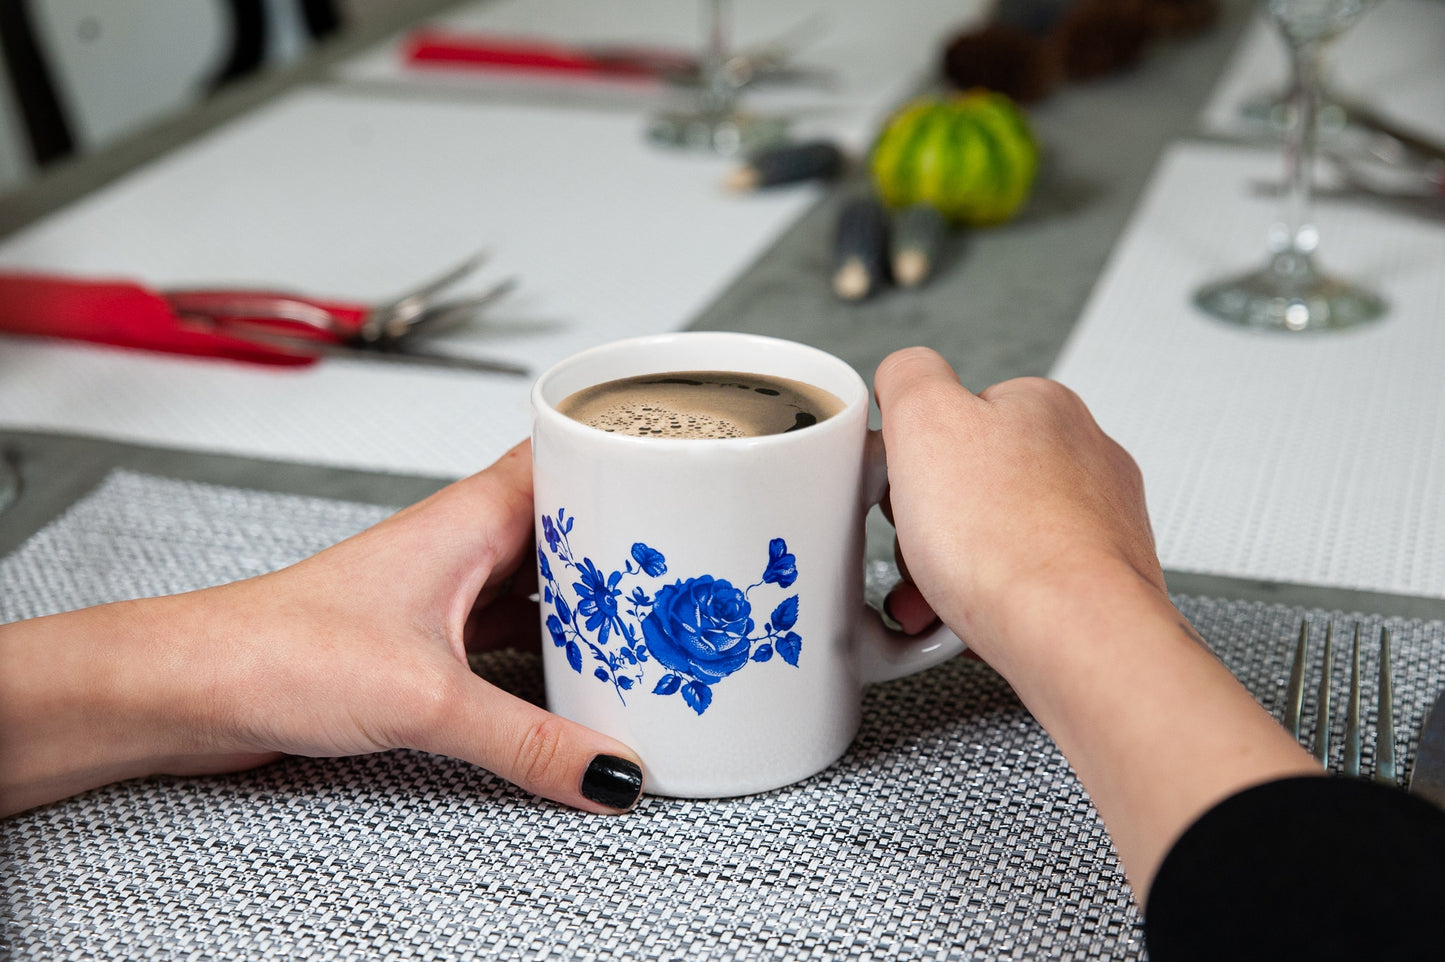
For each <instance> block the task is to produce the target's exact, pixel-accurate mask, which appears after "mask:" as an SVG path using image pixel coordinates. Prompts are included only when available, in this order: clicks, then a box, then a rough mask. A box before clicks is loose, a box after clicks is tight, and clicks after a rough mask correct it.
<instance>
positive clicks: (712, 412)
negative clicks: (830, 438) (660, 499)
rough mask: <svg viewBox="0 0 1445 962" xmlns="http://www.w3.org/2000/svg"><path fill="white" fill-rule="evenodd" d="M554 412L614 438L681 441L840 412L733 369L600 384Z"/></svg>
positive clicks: (801, 424)
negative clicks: (627, 436) (623, 436)
mask: <svg viewBox="0 0 1445 962" xmlns="http://www.w3.org/2000/svg"><path fill="white" fill-rule="evenodd" d="M557 410H558V411H559V412H561V413H562V414H565V415H566V416H567V417H569V418H571V419H572V420H574V421H580V422H581V423H582V424H586V425H588V426H589V427H594V428H597V429H598V430H601V431H607V432H610V433H613V434H626V435H631V436H633V437H643V438H679V439H687V440H703V439H720V438H752V437H763V436H765V435H769V434H784V433H786V432H788V431H797V430H800V429H802V428H806V427H811V426H812V425H814V424H817V423H818V422H819V421H823V420H826V419H827V418H830V417H832V416H833V415H835V414H837V413H838V412H839V411H841V410H843V402H842V401H841V400H840V399H839V398H838V397H837V396H836V395H834V394H832V393H831V392H829V391H825V390H823V389H822V388H820V387H816V386H814V385H812V384H807V383H804V382H802V381H794V380H792V379H791V378H785V377H773V376H771V375H766V376H765V375H760V374H744V373H740V372H737V371H668V372H664V373H660V374H641V375H637V376H635V377H624V378H618V379H617V380H615V381H604V382H603V383H601V384H596V385H593V386H592V387H588V388H583V389H582V390H580V391H578V392H576V393H575V394H570V395H568V396H567V397H566V398H564V399H563V400H562V402H561V403H560V404H558V405H557Z"/></svg>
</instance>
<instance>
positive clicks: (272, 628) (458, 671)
mask: <svg viewBox="0 0 1445 962" xmlns="http://www.w3.org/2000/svg"><path fill="white" fill-rule="evenodd" d="M531 493H532V487H531V464H530V449H529V447H528V446H527V445H526V444H523V445H520V446H518V447H517V448H515V449H513V450H512V451H510V452H509V453H508V454H507V455H505V456H504V457H503V458H502V459H501V460H500V461H498V462H497V463H496V464H495V465H493V466H492V467H490V468H488V469H487V470H485V471H482V472H481V473H479V474H476V475H473V476H472V477H470V478H466V479H464V480H462V481H459V482H457V483H456V484H453V485H451V486H449V487H447V488H445V489H444V490H442V491H440V492H438V493H437V494H436V495H434V496H432V497H431V498H428V499H427V500H425V501H423V502H420V503H419V504H416V505H413V506H411V507H410V508H407V509H405V510H403V511H401V512H399V513H398V514H396V515H394V516H393V517H391V518H388V519H387V520H385V521H383V522H381V523H380V524H378V525H376V526H375V527H373V528H370V529H368V530H366V531H363V532H361V533H360V534H358V535H356V536H355V537H352V538H349V539H347V540H346V541H343V542H341V543H339V544H337V545H335V546H333V547H331V548H328V549H326V550H325V551H322V552H320V553H319V554H317V555H315V556H313V557H311V558H308V559H306V560H305V561H302V562H300V563H299V564H296V565H293V566H292V567H289V568H286V569H283V570H281V571H277V572H274V573H271V574H267V575H262V576H260V577H257V578H252V579H249V580H246V581H241V582H236V583H234V584H229V585H222V586H219V587H216V588H209V589H205V590H203V591H196V592H191V593H188V594H183V595H176V596H171V597H166V598H153V599H146V600H143V601H137V602H126V603H121V604H117V605H106V606H102V607H98V608H92V609H84V610H82V611H78V612H70V613H66V614H62V615H56V616H53V617H51V618H41V619H35V620H34V621H32V622H21V623H18V624H16V625H10V626H5V628H4V629H3V632H4V633H3V634H0V642H3V644H0V657H3V659H4V667H5V669H6V673H7V675H8V676H9V677H8V678H7V680H6V681H5V682H3V683H0V686H3V687H4V688H5V689H6V690H5V691H4V692H0V694H4V695H7V696H11V695H13V696H14V697H7V698H5V699H4V701H5V702H8V703H10V704H11V708H12V709H13V711H12V710H7V709H5V708H0V729H3V730H4V731H5V734H4V735H3V736H0V737H3V741H4V744H3V745H0V747H3V748H4V749H5V750H6V751H5V754H6V756H7V759H8V760H7V761H5V762H0V774H3V778H0V811H5V812H8V811H16V810H19V809H23V808H27V807H31V806H32V805H34V804H40V803H41V802H44V801H49V800H52V799H54V798H60V797H63V796H65V795H68V794H72V793H73V792H75V791H79V790H82V789H84V788H88V787H92V786H94V785H99V784H105V783H107V782H110V781H115V780H118V779H120V778H127V777H134V776H136V775H145V774H155V773H162V772H163V773H169V774H200V773H208V772H221V771H233V770H238V769H243V768H247V767H251V766H254V765H257V764H262V763H264V762H266V761H269V760H272V759H275V758H277V757H279V756H281V755H283V754H296V755H311V756H336V755H355V754H362V753H367V752H375V751H383V750H386V749H391V748H412V749H418V750H422V751H427V752H435V753H438V754H444V755H450V756H453V757H456V758H460V759H463V760H465V761H468V762H471V763H473V764H476V765H479V766H481V767H483V768H486V769H488V770H490V771H492V772H495V773H496V774H498V775H500V776H502V777H503V778H506V779H508V780H510V781H512V782H515V783H516V784H517V785H519V786H521V787H522V788H524V789H526V790H528V791H531V792H534V793H536V794H538V795H542V796H545V797H547V798H550V799H554V800H556V801H559V802H562V803H564V804H567V805H571V806H575V807H577V808H583V809H587V810H590V811H596V812H607V811H620V810H625V809H627V808H630V807H631V806H632V804H633V803H634V802H635V801H636V799H637V796H638V794H639V792H640V790H641V783H642V774H641V768H640V767H639V765H638V762H637V758H636V756H635V754H634V753H633V752H632V751H631V750H630V749H629V748H627V746H625V745H623V744H621V743H620V742H617V741H616V740H614V739H611V738H608V737H606V736H603V735H600V734H598V733H596V732H593V731H591V730H589V729H586V728H583V727H581V726H579V725H576V724H574V723H572V722H570V721H566V720H564V719H561V718H559V717H557V716H554V715H551V714H549V713H548V712H546V711H544V710H543V709H541V708H539V707H537V706H535V705H532V704H529V703H527V702H525V701H523V700H521V699H519V698H516V697H514V696H512V695H510V694H507V693H505V692H503V691H501V690H499V689H497V688H496V687H494V686H493V685H491V684H489V683H488V682H486V681H484V680H482V679H481V678H479V677H477V676H476V675H474V674H473V673H472V672H471V671H470V669H469V668H468V666H467V657H466V653H467V647H468V645H469V644H470V645H472V646H479V645H480V646H486V645H498V644H511V643H515V642H517V641H518V640H519V639H525V640H527V641H530V642H531V643H535V641H536V638H537V636H538V634H539V628H538V621H537V613H536V608H535V605H532V604H530V603H528V602H526V601H525V600H524V597H523V595H522V594H521V592H525V590H526V585H527V582H529V581H530V572H531V570H532V565H533V563H534V562H533V560H532V559H533V551H534V548H533V542H532V501H531ZM521 572H526V573H527V574H528V577H525V578H524V577H518V576H519V573H521ZM514 579H515V580H516V581H517V582H518V583H519V584H520V586H521V587H520V588H518V587H514V586H513V581H514ZM87 640H88V641H90V642H94V644H93V645H91V644H87V643H86V642H87ZM57 686H63V687H57ZM27 709H28V711H27ZM36 712H39V713H40V715H39V716H37V715H36ZM26 715H28V716H29V717H49V718H50V719H52V721H51V722H50V723H49V724H47V725H45V726H36V725H34V724H30V725H28V726H27V723H26V722H25V720H24V718H23V717H21V716H26ZM12 722H13V723H12ZM100 733H103V734H100ZM98 735H99V737H97V736H98Z"/></svg>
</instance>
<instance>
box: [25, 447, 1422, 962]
mask: <svg viewBox="0 0 1445 962" xmlns="http://www.w3.org/2000/svg"><path fill="white" fill-rule="evenodd" d="M385 513H386V512H385V511H384V510H383V509H378V508H374V507H370V506H363V505H354V504H346V503H339V502H331V501H322V500H317V499H308V498H299V497H294V496H287V495H276V494H267V493H259V492H252V491H242V490H235V489H227V488H220V487H214V486H209V485H201V484H194V483H189V482H180V481H172V480H166V479H160V478H153V477H148V476H145V475H138V474H131V473H117V474H115V475H113V476H111V477H110V478H109V479H108V480H107V482H106V483H105V484H104V485H103V486H102V487H101V488H99V489H98V490H97V491H96V492H94V493H93V494H92V495H91V496H89V497H87V498H86V499H84V500H83V501H81V502H79V503H78V504H77V505H76V506H75V507H74V508H73V509H72V510H71V511H70V512H68V513H67V514H66V515H64V516H63V517H61V518H60V519H58V520H57V521H56V522H55V523H53V524H52V525H50V526H49V527H47V528H46V529H44V530H43V531H41V532H40V533H38V534H37V535H36V536H35V537H33V538H32V539H31V540H30V541H28V542H26V543H25V544H24V545H23V546H22V547H21V548H20V549H19V550H17V551H16V552H14V553H12V554H11V555H9V556H8V557H5V558H3V559H0V621H9V620H14V619H17V618H22V617H30V616H34V615H39V614H43V613H47V612H50V611H56V610H62V609H65V608H71V607H76V606H79V605H85V604H92V603H96V602H100V601H108V600H113V599H116V598H121V597H133V596H138V595H145V594H151V593H156V592H168V591H179V590H185V589H188V588H194V587H199V586H202V585H205V584H211V583H216V582H220V581H225V580H230V579H233V578H237V577H244V576H246V575H250V574H254V573H257V572H259V571H264V570H267V569H270V568H275V567H278V566H280V565H283V564H286V563H289V562H291V561H294V560H297V559H299V558H301V557H304V556H305V555H307V554H309V553H311V552H313V551H315V550H317V549H319V548H320V547H322V546H324V545H326V544H329V543H331V542H334V541H335V540H338V539H339V538H342V537H344V536H346V535H347V534H350V533H351V532H353V531H355V530H358V529H359V528H361V527H364V526H365V525H367V524H370V523H372V522H374V521H376V520H378V519H379V518H380V517H381V516H382V515H384V514H385ZM1176 600H1177V601H1178V602H1179V603H1180V605H1181V607H1182V609H1183V611H1184V613H1185V614H1186V615H1187V616H1188V617H1189V618H1190V619H1191V620H1192V621H1193V622H1194V624H1195V625H1196V627H1198V628H1199V630H1200V632H1201V633H1202V634H1203V635H1204V636H1205V637H1206V638H1208V639H1209V640H1210V642H1211V644H1213V645H1214V647H1215V648H1216V650H1217V651H1219V653H1220V655H1221V657H1223V658H1224V660H1225V661H1226V662H1227V663H1228V664H1229V666H1230V667H1231V669H1232V670H1234V671H1235V673H1236V674H1238V675H1239V676H1240V677H1241V678H1242V679H1244V681H1245V682H1246V684H1248V685H1249V686H1250V687H1251V689H1252V690H1254V691H1255V692H1256V694H1257V695H1258V696H1259V697H1260V699H1261V700H1262V701H1263V702H1264V704H1265V705H1266V706H1267V707H1269V708H1270V709H1271V710H1273V711H1276V713H1278V703H1279V702H1280V701H1281V699H1282V697H1283V691H1284V686H1285V683H1286V680H1287V675H1288V666H1289V659H1290V656H1291V654H1292V652H1293V646H1294V638H1295V635H1296V631H1297V626H1298V624H1299V620H1300V618H1301V617H1302V616H1306V615H1307V616H1309V617H1310V618H1311V619H1312V620H1314V621H1315V622H1316V623H1317V624H1318V625H1322V624H1323V622H1324V620H1325V619H1326V618H1328V617H1331V616H1333V617H1335V618H1336V619H1340V620H1341V621H1343V620H1344V619H1345V618H1346V617H1347V616H1346V615H1345V614H1344V613H1340V612H1334V613H1330V612H1325V611H1315V610H1310V611H1305V610H1303V609H1300V608H1290V607H1286V606H1279V605H1264V604H1258V603H1251V602H1232V601H1224V600H1216V599H1206V598H1178V599H1176ZM1355 617H1356V619H1357V620H1361V621H1362V623H1363V624H1365V626H1366V628H1367V630H1368V631H1369V632H1370V634H1369V637H1372V638H1373V631H1374V629H1376V628H1377V627H1378V625H1379V624H1380V619H1378V618H1375V617H1373V616H1355ZM1389 624H1390V626H1391V628H1392V630H1393V631H1394V633H1395V646H1394V649H1393V652H1394V663H1395V668H1394V676H1395V678H1396V705H1395V708H1396V714H1397V725H1398V726H1399V727H1398V736H1397V751H1398V752H1399V753H1401V755H1402V757H1404V758H1410V757H1413V752H1414V745H1415V739H1416V730H1417V728H1418V726H1419V721H1420V718H1421V717H1422V715H1423V712H1424V710H1425V708H1426V702H1427V701H1428V698H1429V696H1430V694H1431V693H1432V692H1434V691H1436V690H1438V689H1439V688H1440V687H1441V686H1442V685H1445V623H1441V622H1412V621H1400V620H1392V621H1390V622H1389ZM1322 631H1323V629H1322V628H1319V629H1318V630H1317V634H1321V633H1322ZM1347 657H1348V645H1340V646H1337V649H1336V659H1337V662H1336V671H1335V683H1336V686H1337V689H1338V690H1337V695H1343V691H1344V686H1345V685H1347V683H1348V672H1347V671H1346V670H1345V668H1344V665H1345V659H1346V658H1347ZM1364 660H1365V674H1366V679H1367V683H1368V684H1373V679H1374V677H1375V675H1374V671H1375V654H1374V649H1373V646H1367V650H1366V652H1365V659H1364ZM477 668H478V670H480V671H481V672H482V673H484V674H485V675H487V677H489V678H491V679H492V680H494V681H495V682H497V683H498V684H500V685H502V686H503V687H505V688H508V689H510V690H512V691H515V692H518V693H520V694H522V695H523V696H525V697H528V698H532V699H534V700H540V698H541V694H542V692H541V683H540V671H539V667H538V662H537V659H536V658H535V657H533V656H530V655H525V654H521V653H504V654H500V655H496V656H489V657H488V658H487V659H486V660H485V661H484V662H482V663H480V664H478V665H477ZM1312 705H1313V695H1311V696H1310V699H1309V704H1308V705H1307V713H1308V712H1312ZM1367 722H1368V724H1369V726H1370V730H1371V731H1373V726H1374V712H1373V710H1372V709H1371V710H1370V711H1369V712H1368V718H1367ZM1341 724H1342V722H1337V723H1336V729H1337V730H1338V728H1339V727H1340V725H1341ZM1336 741H1337V742H1338V738H1337V739H1336ZM1365 767H1366V769H1367V770H1368V769H1372V768H1373V753H1372V752H1370V751H1369V750H1367V752H1366V758H1365ZM0 889H3V903H0V953H4V954H7V955H8V956H9V957H13V958H17V959H20V958H25V959H32V958H33V959H77V960H78V959H90V958H116V959H189V958H195V959H261V958H267V959H270V958H288V959H312V958H316V959H323V958H324V959H362V958H365V959H458V958H474V957H484V958H505V959H582V960H586V959H613V958H627V959H658V960H660V959H675V958H687V959H813V958H816V959H859V960H882V959H1095V958H1098V959H1137V958H1141V957H1142V956H1143V954H1144V953H1143V946H1142V941H1141V938H1140V932H1139V929H1138V921H1139V919H1138V915H1137V913H1136V911H1135V909H1134V907H1133V905H1132V902H1131V896H1130V892H1129V889H1128V887H1127V885H1126V883H1125V881H1124V878H1123V875H1122V873H1121V871H1120V869H1119V865H1118V863H1117V861H1116V860H1115V857H1114V855H1113V853H1112V850H1111V848H1110V845H1109V842H1108V839H1107V837H1106V835H1105V833H1104V829H1103V825H1102V823H1101V822H1100V821H1099V819H1098V816H1097V814H1096V812H1095V811H1094V808H1093V806H1092V804H1091V803H1090V801H1089V799H1088V797H1087V796H1086V795H1085V794H1084V792H1083V789H1082V788H1081V786H1080V785H1079V783H1078V781H1077V779H1075V778H1074V776H1073V774H1072V772H1071V770H1070V769H1069V767H1068V765H1067V763H1066V762H1065V761H1064V760H1063V758H1062V756H1060V755H1059V753H1058V752H1057V750H1056V749H1055V748H1054V747H1053V745H1052V743H1051V742H1050V741H1049V739H1048V738H1047V736H1046V735H1045V734H1044V733H1043V732H1042V730H1041V729H1040V728H1039V727H1038V726H1037V724H1035V723H1034V722H1033V720H1032V719H1031V718H1030V717H1029V716H1028V714H1027V713H1026V712H1025V711H1024V710H1023V708H1022V707H1021V706H1020V704H1019V703H1018V701H1017V699H1016V698H1015V697H1014V696H1013V694H1012V692H1011V691H1010V689H1009V688H1008V686H1007V685H1006V684H1004V683H1003V682H1002V680H1000V679H999V678H998V676H997V675H995V674H994V673H993V672H992V671H991V670H989V669H988V668H987V667H985V666H983V665H980V664H978V663H975V662H969V661H964V660H956V661H954V662H951V663H949V664H947V665H944V666H941V667H939V668H936V669H933V670H932V671H929V672H926V673H924V674H921V675H916V676H913V677H911V678H905V679H901V680H899V681H896V682H890V683H888V684H885V685H879V686H875V687H874V688H872V689H870V691H869V692H868V694H867V697H866V701H865V705H864V723H863V728H862V731H861V732H860V734H859V736H858V739H857V741H856V742H855V744H854V745H853V746H852V748H851V750H850V751H849V752H848V754H847V755H846V756H845V757H844V758H843V759H842V760H840V761H839V762H838V763H837V764H836V765H834V766H833V767H832V768H830V769H829V770H827V771H825V772H823V773H821V774H820V775H817V776H815V777H814V778H811V779H809V780H808V781H806V782H803V783H801V784H799V785H795V786H792V787H790V788H787V789H783V790H780V791H776V792H770V793H767V794H764V795H759V796H754V797H751V798H744V799H732V800H724V801H681V800H671V799H651V798H650V799H646V800H644V802H643V803H642V805H641V806H640V807H639V809H638V810H637V811H635V812H634V813H632V814H630V815H628V816H625V817H620V818H607V817H597V816H586V815H581V814H578V813H575V812H571V811H568V810H564V809H561V808H558V807H557V806H554V805H551V804H548V803H544V802H541V801H538V800H537V799H535V798H532V797H530V796H528V795H526V794H525V793H523V792H520V791H519V790H517V789H515V788H513V787H512V786H510V785H508V784H507V783H505V782H503V781H501V780H500V779H498V778H495V777H493V776H491V775H490V774H488V773H486V772H483V771H480V770H478V769H476V768H473V767H470V766H468V765H465V764H462V763H460V762H455V761H452V760H450V759H447V758H442V757H438V756H432V755H425V754H421V753H415V752H387V753H383V754H378V755H370V756H363V757H359V758H350V759H336V760H328V759H290V760H287V761H283V762H280V763H277V764H274V765H271V766H268V767H266V768H263V769H260V770H258V771H254V772H248V773H242V774H237V775H227V776H218V777H211V778H194V779H178V778H156V779H149V780H144V781H137V782H131V783H127V784H123V785H117V786H111V787H108V788H103V789H99V790H96V791H93V792H89V793H86V794H85V795H82V796H80V797H78V798H74V799H70V800H67V801H64V802H60V803H57V804H54V805H50V806H47V807H45V808H42V809H39V810H36V811H32V812H29V813H24V814H22V815H19V816H16V817H14V818H11V819H9V820H6V821H3V822H0Z"/></svg>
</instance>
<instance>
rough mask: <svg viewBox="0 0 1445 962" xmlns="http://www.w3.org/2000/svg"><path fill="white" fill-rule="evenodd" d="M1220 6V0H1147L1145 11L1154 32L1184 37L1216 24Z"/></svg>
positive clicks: (1161, 34) (1167, 35)
mask: <svg viewBox="0 0 1445 962" xmlns="http://www.w3.org/2000/svg"><path fill="white" fill-rule="evenodd" d="M1219 6H1220V4H1219V0H1145V3H1144V12H1145V14H1146V15H1147V16H1148V18H1149V25H1150V27H1151V28H1152V29H1153V31H1154V33H1156V34H1158V35H1160V36H1164V37H1176V38H1183V37H1192V36H1194V35H1195V34H1197V33H1200V32H1202V31H1204V30H1207V29H1209V28H1210V27H1212V26H1214V23H1215V21H1216V20H1218V19H1219Z"/></svg>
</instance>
